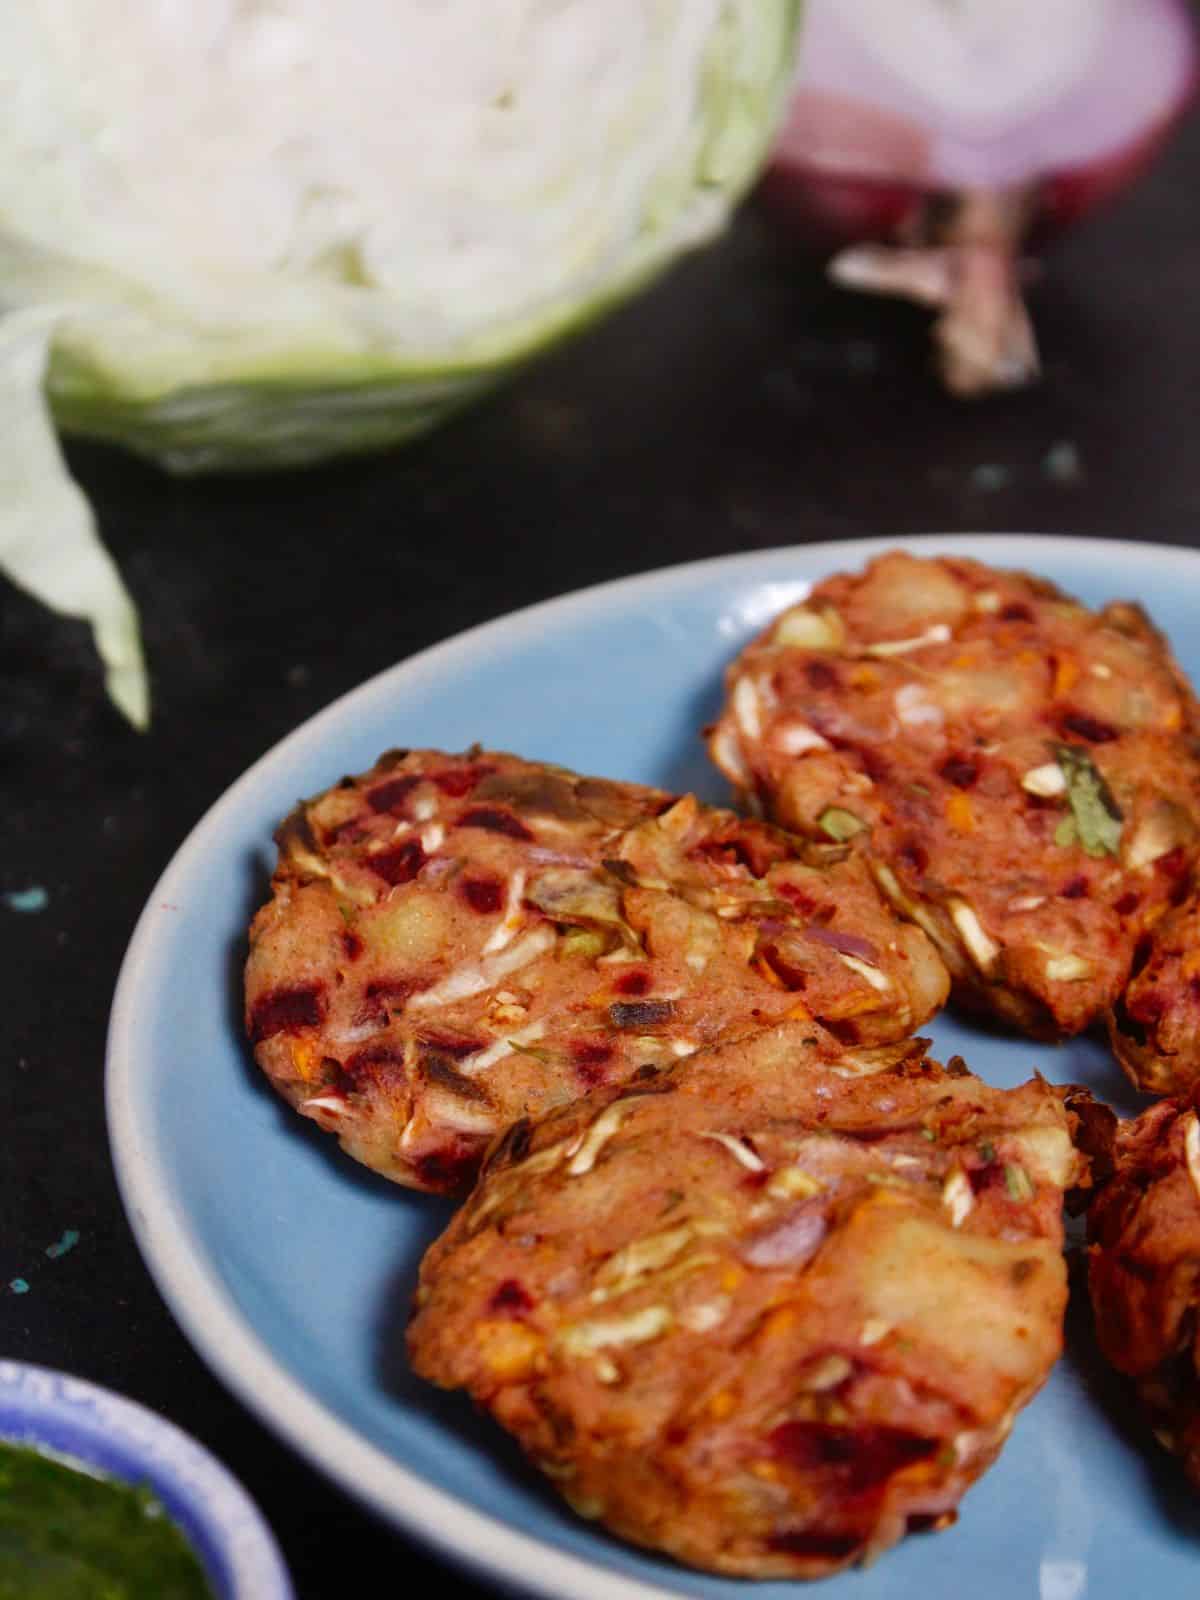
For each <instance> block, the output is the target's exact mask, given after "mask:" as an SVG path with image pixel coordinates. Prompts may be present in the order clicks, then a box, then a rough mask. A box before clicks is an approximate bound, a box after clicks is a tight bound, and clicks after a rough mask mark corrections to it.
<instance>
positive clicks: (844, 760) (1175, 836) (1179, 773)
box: [709, 551, 1200, 1086]
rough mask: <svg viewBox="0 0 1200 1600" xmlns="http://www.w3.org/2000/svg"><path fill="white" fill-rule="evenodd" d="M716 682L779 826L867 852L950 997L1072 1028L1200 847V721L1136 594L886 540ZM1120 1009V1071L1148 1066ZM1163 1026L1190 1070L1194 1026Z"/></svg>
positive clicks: (764, 803)
mask: <svg viewBox="0 0 1200 1600" xmlns="http://www.w3.org/2000/svg"><path fill="white" fill-rule="evenodd" d="M727 687H728V694H727V700H726V706H725V709H724V712H723V714H722V716H721V718H720V720H719V721H718V723H717V724H716V725H715V727H714V728H713V729H712V730H710V738H709V748H710V750H711V753H712V755H713V757H714V759H715V760H716V762H717V764H718V765H719V766H720V767H721V768H722V770H723V771H724V772H725V773H726V774H727V775H728V776H729V777H730V778H731V779H732V781H733V782H734V784H735V785H736V786H737V788H738V790H739V791H740V793H741V794H742V795H743V796H744V797H745V799H746V800H747V801H748V802H749V803H750V804H751V805H754V806H757V807H758V808H760V809H761V810H763V811H765V812H766V813H767V814H768V815H770V816H772V817H774V818H775V819H776V820H777V821H779V822H781V823H782V824H783V825H784V826H786V827H788V828H792V829H795V830H797V831H800V832H803V833H805V834H806V835H808V836H810V837H814V838H820V837H832V838H835V839H839V840H847V841H849V842H851V843H852V844H853V845H854V846H855V847H856V848H857V849H858V850H860V851H861V852H862V853H863V854H864V856H866V858H867V859H869V860H870V862H871V863H872V867H873V870H874V872H875V874H876V877H877V879H878V881H879V883H880V885H881V887H882V888H883V889H884V891H885V892H886V893H887V894H888V896H889V897H890V898H891V900H892V902H893V904H894V905H896V906H897V908H899V909H901V910H902V911H903V912H904V913H905V914H906V915H908V916H910V917H912V918H913V919H914V920H915V921H917V922H919V924H920V925H921V926H922V927H923V928H925V929H926V930H927V932H928V933H929V934H930V936H931V938H932V939H933V940H934V942H935V943H936V944H937V946H938V949H939V950H940V952H941V953H942V956H943V958H944V959H945V961H946V963H947V965H948V966H949V968H950V971H951V975H952V978H953V983H954V992H955V997H956V998H957V999H959V1000H960V1001H963V1002H966V1003H967V1004H968V1005H969V1006H972V1007H974V1008H976V1009H978V1010H981V1011H984V1012H987V1013H991V1014H993V1015H995V1016H997V1017H999V1018H1001V1019H1003V1020H1004V1021H1006V1022H1008V1023H1010V1024H1015V1025H1016V1026H1017V1027H1018V1028H1020V1029H1022V1030H1024V1031H1026V1032H1028V1033H1031V1034H1033V1035H1035V1036H1044V1037H1049V1038H1054V1037H1061V1036H1064V1035H1069V1034H1074V1033H1077V1032H1079V1031H1080V1030H1082V1029H1084V1028H1086V1027H1087V1026H1088V1025H1089V1024H1090V1023H1092V1022H1093V1021H1094V1020H1096V1019H1097V1018H1099V1017H1102V1016H1103V1015H1104V1014H1105V1013H1106V1012H1108V1011H1109V1010H1110V1008H1113V1007H1114V1006H1117V1005H1118V1003H1119V1001H1120V997H1121V994H1122V991H1123V990H1124V989H1125V987H1126V985H1127V983H1128V982H1129V979H1130V975H1131V971H1132V969H1133V967H1134V964H1135V958H1136V960H1138V961H1141V962H1142V963H1147V962H1149V963H1153V960H1154V956H1153V952H1154V946H1155V940H1156V938H1157V937H1158V934H1157V929H1158V925H1159V922H1160V919H1162V918H1163V917H1164V914H1166V913H1168V912H1169V911H1170V910H1171V908H1172V907H1174V906H1176V905H1177V904H1179V903H1181V902H1182V901H1183V900H1184V899H1186V897H1187V896H1188V895H1189V894H1190V892H1191V875H1192V870H1193V867H1194V865H1195V861H1196V857H1197V850H1198V847H1200V827H1198V825H1197V819H1198V818H1200V741H1198V737H1197V734H1198V728H1200V719H1198V716H1197V707H1196V703H1195V700H1194V698H1193V695H1192V693H1191V690H1190V689H1189V688H1188V686H1187V684H1186V682H1185V680H1184V678H1183V676H1182V674H1181V673H1180V671H1179V669H1178V667H1177V666H1176V664H1175V662H1174V660H1173V658H1172V656H1171V654H1170V651H1169V649H1168V647H1167V645H1166V643H1165V642H1164V640H1163V639H1162V637H1161V636H1160V635H1159V634H1158V633H1157V632H1156V631H1155V629H1154V628H1153V627H1152V626H1151V624H1150V622H1149V621H1148V620H1147V618H1146V616H1145V614H1144V613H1143V612H1142V611H1141V610H1140V608H1139V607H1137V606H1135V605H1132V604H1128V603H1125V602H1119V603H1114V604H1111V605H1108V606H1106V607H1104V608H1103V609H1102V610H1101V611H1099V612H1090V611H1088V610H1086V609H1085V608H1084V607H1082V606H1081V605H1078V604H1077V603H1076V602H1074V601H1073V600H1071V599H1070V598H1069V597H1068V596H1066V595H1064V594H1062V593H1060V592H1059V591H1058V590H1057V589H1056V588H1054V586H1053V585H1051V584H1050V583H1047V582H1045V581H1044V580H1042V579H1040V578H1035V577H1030V576H1028V575H1026V574H1023V573H1014V572H1002V571H997V570H995V569H993V568H990V567H987V566H984V565H981V564H980V563H978V562H974V561H968V560H962V559H957V558H950V557H943V558H935V559H925V558H917V557H914V556H910V555H908V554H905V553H904V552H901V551H894V552H891V553H889V554H887V555H884V556H881V557H879V558H878V559H876V560H875V561H872V562H871V563H870V565H869V566H867V567H866V569H865V570H864V571H862V572H860V573H857V574H841V575H838V576H836V577H831V578H829V579H827V580H826V581H825V582H823V583H821V584H819V585H817V587H816V588H815V589H814V590H813V591H812V593H811V595H810V596H809V597H808V598H807V599H806V600H805V601H804V602H803V603H802V604H801V605H797V606H793V607H792V608H790V609H789V610H787V611H785V612H784V613H783V614H782V615H781V616H780V617H778V618H777V619H776V620H775V621H774V622H773V623H772V624H771V625H770V627H769V628H767V629H766V630H765V631H764V632H763V633H762V634H761V635H760V636H759V637H758V638H757V639H756V640H755V641H754V642H753V643H752V644H751V645H750V646H749V647H748V648H747V649H746V650H745V651H743V653H742V654H741V656H740V657H739V658H738V660H737V661H736V662H735V663H734V664H733V666H732V667H731V668H730V671H729V675H728V684H727ZM1171 926H1172V924H1171V922H1170V921H1169V920H1168V921H1167V922H1165V923H1163V930H1164V933H1165V932H1166V931H1167V930H1168V929H1170V928H1171ZM1134 1009H1135V1011H1136V1007H1135V1008H1134ZM1142 1009H1143V1011H1144V1010H1145V1007H1144V1006H1143V1008H1142ZM1122 1020H1123V1014H1122V1013H1120V1012H1118V1016H1117V1021H1116V1022H1115V1023H1114V1039H1115V1040H1116V1042H1117V1046H1118V1051H1119V1053H1120V1055H1121V1059H1122V1062H1123V1064H1124V1066H1125V1068H1126V1070H1127V1071H1128V1072H1129V1073H1130V1074H1131V1076H1133V1077H1134V1079H1135V1081H1142V1082H1145V1083H1146V1084H1147V1086H1158V1084H1159V1083H1161V1082H1162V1081H1163V1069H1162V1068H1161V1066H1157V1065H1155V1063H1154V1062H1153V1061H1151V1060H1149V1059H1148V1056H1147V1055H1146V1054H1145V1053H1141V1052H1139V1051H1138V1050H1137V1049H1135V1048H1133V1047H1130V1048H1124V1047H1123V1045H1122V1035H1121V1031H1120V1028H1121V1022H1122ZM1132 1024H1133V1028H1134V1030H1135V1032H1136V1030H1137V1029H1138V1028H1141V1029H1142V1033H1141V1035H1140V1037H1142V1038H1143V1039H1144V1038H1145V1037H1146V1033H1145V1027H1144V1023H1140V1022H1139V1020H1138V1016H1137V1015H1136V1014H1135V1015H1134V1016H1133V1017H1132ZM1163 1042H1164V1043H1170V1042H1171V1041H1163ZM1155 1044H1156V1042H1155V1041H1154V1040H1153V1038H1152V1037H1151V1050H1150V1054H1153V1053H1154V1047H1155ZM1174 1044H1175V1047H1176V1054H1175V1056H1174V1058H1173V1064H1172V1069H1171V1070H1172V1072H1173V1073H1174V1078H1173V1081H1176V1082H1178V1081H1190V1079H1191V1077H1193V1076H1194V1075H1196V1074H1197V1073H1200V1036H1195V1035H1194V1036H1192V1037H1191V1039H1190V1040H1186V1041H1183V1040H1175V1041H1174Z"/></svg>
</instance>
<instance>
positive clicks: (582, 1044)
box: [571, 1039, 613, 1067]
mask: <svg viewBox="0 0 1200 1600" xmlns="http://www.w3.org/2000/svg"><path fill="white" fill-rule="evenodd" d="M612 1054H613V1047H612V1045H611V1044H605V1043H604V1042H603V1041H602V1040H600V1039H576V1040H574V1041H573V1042H572V1045H571V1055H572V1056H573V1057H574V1059H575V1060H576V1061H577V1062H578V1063H579V1064H580V1065H581V1066H589V1067H598V1066H600V1065H601V1063H602V1062H605V1061H610V1060H611V1059H612Z"/></svg>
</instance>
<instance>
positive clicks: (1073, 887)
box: [1058, 872, 1089, 900]
mask: <svg viewBox="0 0 1200 1600" xmlns="http://www.w3.org/2000/svg"><path fill="white" fill-rule="evenodd" d="M1088 887H1089V885H1088V881H1087V878H1086V877H1085V876H1084V875H1083V873H1082V872H1080V873H1078V874H1077V875H1076V876H1075V877H1074V878H1068V879H1067V881H1066V883H1064V884H1063V886H1062V888H1061V889H1060V890H1059V891H1058V893H1059V897H1060V898H1061V899H1063V900H1082V899H1084V898H1085V897H1086V895H1087V892H1088Z"/></svg>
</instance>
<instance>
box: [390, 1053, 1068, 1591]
mask: <svg viewBox="0 0 1200 1600" xmlns="http://www.w3.org/2000/svg"><path fill="white" fill-rule="evenodd" d="M891 1056H892V1065H891V1066H889V1067H883V1068H881V1069H880V1070H878V1071H877V1072H875V1073H864V1072H863V1071H862V1069H861V1067H857V1066H851V1065H850V1064H848V1063H841V1064H839V1063H837V1062H836V1061H831V1060H830V1059H828V1058H827V1057H825V1056H824V1055H823V1054H822V1053H821V1052H820V1051H819V1050H818V1049H817V1048H816V1047H815V1045H814V1043H813V1038H812V1034H811V1032H810V1031H809V1030H807V1029H806V1028H805V1025H804V1024H802V1023H796V1022H792V1023H783V1024H780V1025H779V1026H777V1027H775V1028H772V1029H768V1030H765V1031H762V1032H760V1033H758V1034H756V1035H754V1036H753V1037H751V1038H748V1039H744V1040H740V1041H738V1042H735V1043H732V1044H728V1045H724V1046H721V1047H718V1048H716V1049H714V1050H711V1051H706V1052H705V1053H704V1054H702V1055H700V1056H696V1057H694V1058H692V1060H690V1061H688V1062H686V1063H684V1064H682V1065H681V1066H677V1067H674V1068H668V1069H666V1070H665V1071H663V1072H655V1071H653V1070H647V1072H646V1073H645V1074H643V1075H640V1076H639V1078H638V1079H637V1080H636V1081H634V1082H633V1083H631V1084H628V1085H626V1086H624V1087H622V1088H615V1089H607V1090H602V1091H599V1092H597V1093H596V1094H595V1095H594V1096H593V1097H592V1099H590V1100H589V1101H587V1102H586V1103H579V1104H576V1105H573V1106H570V1107H566V1108H563V1109H561V1110H559V1111H556V1112H552V1113H551V1114H550V1115H548V1116H547V1117H545V1118H544V1119H542V1120H541V1121H539V1122H533V1123H531V1122H528V1121H521V1122H519V1123H517V1124H516V1125H515V1126H514V1127H513V1128H512V1129H511V1130H510V1131H509V1133H508V1134H507V1136H506V1137H505V1138H504V1139H503V1140H502V1141H500V1143H499V1145H498V1147H497V1148H496V1149H495V1150H494V1152H493V1153H492V1154H491V1156H490V1158H489V1160H488V1162H487V1165H486V1166H485V1168H484V1170H483V1173H482V1175H481V1177H480V1180H479V1183H478V1185H477V1187H476V1189H475V1191H474V1193H473V1195H472V1196H471V1198H470V1200H469V1201H468V1203H467V1204H466V1205H465V1206H464V1207H463V1208H462V1209H461V1210H460V1211H459V1213H458V1214H457V1216H456V1217H455V1219H454V1220H453V1222H452V1223H451V1224H450V1227H449V1229H448V1230H447V1232H446V1233H445V1235H444V1236H443V1237H442V1238H441V1239H440V1240H439V1241H438V1242H437V1243H436V1244H435V1245H434V1246H433V1247H432V1249H431V1250H430V1251H429V1252H428V1254H427V1256H426V1258H425V1261H424V1263H423V1265H422V1269H421V1276H420V1286H419V1289H418V1292H417V1310H416V1314H415V1316H414V1320H413V1321H412V1323H411V1325H410V1332H409V1350H410V1356H411V1359H412V1362H413V1365H414V1367H415V1368H416V1370H417V1371H418V1372H419V1373H421V1374H422V1375H423V1376H425V1377H427V1378H429V1379H431V1380H432V1381H434V1382H435V1383H438V1384H440V1385H443V1386H445V1387H462V1388H465V1389H467V1390H468V1391H469V1392H470V1393H471V1395H472V1396H473V1397H474V1399H475V1400H476V1401H477V1402H478V1403H479V1404H480V1405H481V1406H482V1407H484V1408H485V1409H486V1410H487V1411H488V1412H490V1413H491V1415H492V1416H493V1417H495V1419H496V1420H497V1421H498V1422H499V1423H500V1424H501V1425H502V1426H503V1427H504V1428H506V1429H508V1430H509V1431H510V1432H511V1433H513V1434H514V1435H515V1436H516V1438H517V1439H518V1441H519V1442H520V1443H521V1445H522V1446H523V1448H524V1449H525V1450H526V1451H527V1452H528V1454H529V1455H530V1456H531V1457H532V1458H533V1460H534V1461H535V1462H536V1463H537V1464H538V1465H539V1466H540V1467H541V1468H542V1469H543V1470H544V1471H545V1472H546V1473H547V1474H548V1475H549V1476H550V1477H551V1479H552V1480H553V1482H554V1483H555V1485H556V1486H557V1487H558V1488H559V1489H560V1491H561V1492H562V1493H563V1494H564V1495H565V1496H566V1498H567V1499H568V1500H569V1501H570V1503H571V1504H572V1505H573V1506H574V1507H575V1509H576V1510H577V1511H579V1512H580V1513H581V1514H583V1515H584V1516H587V1517H592V1518H599V1519H601V1520H602V1521H604V1522H605V1523H606V1524H607V1525H608V1526H609V1527H610V1528H612V1529H613V1531H614V1532H616V1533H618V1534H619V1535H621V1536H622V1537H624V1538H627V1539H630V1540H633V1541H634V1542H636V1543H639V1544H643V1545H647V1546H650V1547H653V1548H655V1549H659V1550H662V1551H665V1552H666V1553H668V1554H670V1555H671V1556H673V1557H675V1558H677V1559H678V1560H680V1561H684V1562H687V1563H690V1564H693V1565H696V1566H699V1567H705V1568H710V1569H713V1570H717V1571H721V1572H726V1573H733V1574H738V1575H742V1576H758V1577H804V1578H811V1577H819V1576H824V1575H826V1574H828V1573H830V1572H833V1571H836V1570H838V1569H839V1568H842V1567H844V1566H847V1565H850V1564H852V1563H854V1562H857V1561H859V1560H861V1559H864V1558H868V1557H870V1556H872V1555H874V1554H876V1553H877V1552H879V1551H880V1550H882V1549H885V1548H886V1547H887V1546H889V1545H891V1544H893V1543H894V1542H895V1541H896V1540H897V1539H899V1538H901V1537H902V1536H903V1535H904V1533H905V1532H906V1531H910V1530H912V1529H924V1528H929V1527H940V1526H944V1525H945V1524H946V1523H948V1522H950V1521H953V1520H954V1514H955V1508H956V1506H957V1504H958V1501H959V1499H960V1498H961V1496H962V1494H963V1493H964V1491H965V1490H966V1489H967V1488H968V1487H969V1486H970V1484H971V1483H972V1482H973V1481H974V1480H975V1479H976V1478H977V1477H978V1476H979V1474H980V1473H981V1472H982V1471H983V1470H984V1469H985V1468H986V1467H987V1466H988V1465H989V1463H990V1462H991V1461H992V1460H993V1459H994V1458H995V1455H996V1453H997V1452H998V1450H999V1449H1000V1447H1001V1445H1002V1444H1003V1442H1004V1439H1005V1438H1006V1436H1007V1434H1008V1432H1009V1429H1010V1428H1011V1426H1012V1423H1013V1420H1014V1418H1015V1416H1016V1414H1017V1412H1018V1411H1019V1410H1020V1408H1021V1407H1022V1406H1023V1405H1025V1404H1026V1402H1027V1401H1028V1400H1029V1399H1030V1398H1031V1397H1032V1395H1033V1394H1034V1393H1035V1392H1036V1391H1037V1390H1038V1388H1039V1387H1040V1386H1041V1384H1042V1383H1043V1381H1044V1380H1045V1378H1046V1376H1047V1374H1048V1372H1049V1371H1050V1368H1051V1366H1052V1365H1053V1362H1054V1360H1055V1358H1056V1357H1057V1355H1058V1353H1059V1350H1060V1348H1061V1340H1062V1320H1063V1311H1064V1307H1065V1303H1066V1273H1065V1266H1064V1261H1063V1256H1062V1223H1061V1205H1062V1193H1063V1190H1064V1188H1065V1187H1067V1186H1068V1185H1070V1184H1072V1183H1074V1182H1075V1181H1076V1180H1077V1178H1078V1174H1079V1158H1078V1157H1077V1156H1076V1154H1075V1151H1074V1149H1073V1147H1072V1144H1071V1140H1070V1137H1069V1134H1068V1129H1067V1117H1066V1113H1065V1111H1064V1108H1063V1104H1062V1101H1061V1099H1060V1097H1059V1096H1058V1095H1057V1094H1056V1093H1055V1092H1054V1091H1053V1090H1052V1089H1051V1088H1050V1087H1049V1086H1048V1085H1047V1084H1045V1083H1044V1082H1043V1081H1042V1080H1040V1079H1038V1080H1035V1081H1032V1082H1030V1083H1027V1084H1025V1085H1024V1086H1023V1087H1021V1088H1019V1089H1013V1090H1007V1091H1006V1090H999V1089H992V1088H989V1087H988V1086H987V1085H986V1084H984V1083H982V1082H980V1081H979V1080H978V1079H977V1078H975V1077H973V1076H972V1075H971V1074H970V1073H969V1072H967V1070H966V1069H965V1068H964V1067H963V1066H962V1065H961V1063H952V1064H951V1066H950V1067H948V1068H946V1069H943V1068H941V1067H939V1066H937V1065H936V1064H935V1063H934V1062H932V1061H930V1060H928V1059H927V1058H926V1056H925V1046H924V1043H923V1041H920V1040H917V1041H910V1042H909V1044H908V1045H907V1046H893V1047H891Z"/></svg>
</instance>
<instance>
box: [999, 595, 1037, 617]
mask: <svg viewBox="0 0 1200 1600" xmlns="http://www.w3.org/2000/svg"><path fill="white" fill-rule="evenodd" d="M999 617H1000V621H1001V622H1032V621H1033V620H1034V618H1033V608H1032V607H1031V606H1027V605H1026V604H1025V602H1024V601H1023V600H1013V601H1010V602H1009V604H1008V605H1006V606H1005V607H1004V608H1003V609H1002V610H1001V611H1000V613H999Z"/></svg>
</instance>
